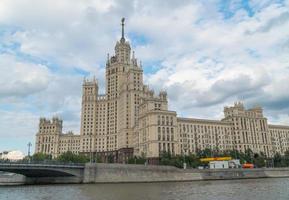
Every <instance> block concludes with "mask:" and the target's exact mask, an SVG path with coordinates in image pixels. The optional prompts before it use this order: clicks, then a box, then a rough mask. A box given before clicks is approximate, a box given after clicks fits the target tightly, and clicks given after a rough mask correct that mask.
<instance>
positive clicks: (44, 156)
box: [27, 153, 52, 161]
mask: <svg viewBox="0 0 289 200" xmlns="http://www.w3.org/2000/svg"><path fill="white" fill-rule="evenodd" d="M27 159H29V158H27ZM31 160H32V161H45V160H52V156H51V155H48V154H44V153H35V154H33V155H32V157H31Z"/></svg>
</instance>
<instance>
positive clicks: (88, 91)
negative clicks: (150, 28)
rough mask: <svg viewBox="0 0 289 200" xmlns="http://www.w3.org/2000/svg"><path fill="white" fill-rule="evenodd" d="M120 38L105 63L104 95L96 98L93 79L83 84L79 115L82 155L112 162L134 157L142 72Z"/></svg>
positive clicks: (127, 43)
mask: <svg viewBox="0 0 289 200" xmlns="http://www.w3.org/2000/svg"><path fill="white" fill-rule="evenodd" d="M124 22H125V19H124V18H123V19H122V21H121V27H122V34H121V38H120V40H119V41H117V43H116V45H115V55H113V56H111V57H109V56H108V60H107V63H106V83H105V84H106V86H105V89H106V92H105V95H99V94H98V83H97V81H96V80H95V79H93V80H87V79H85V80H84V82H83V89H82V113H81V135H82V136H83V137H81V140H82V141H81V151H82V152H87V153H89V152H96V153H98V155H100V156H107V155H106V154H109V155H111V154H112V155H113V157H115V159H119V157H128V156H131V155H132V153H133V150H132V146H133V144H132V142H133V141H132V135H133V128H134V126H135V125H136V121H137V117H138V105H139V102H140V96H141V95H142V91H143V81H142V80H143V77H142V76H143V71H142V69H141V66H140V64H138V63H137V59H136V58H135V57H134V52H133V53H132V56H131V47H130V44H129V42H128V41H126V39H125V36H124Z"/></svg>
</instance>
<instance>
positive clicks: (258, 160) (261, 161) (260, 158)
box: [253, 153, 265, 167]
mask: <svg viewBox="0 0 289 200" xmlns="http://www.w3.org/2000/svg"><path fill="white" fill-rule="evenodd" d="M253 163H254V165H255V166H256V167H264V166H265V156H264V154H263V153H260V155H259V154H257V153H255V154H254V160H253Z"/></svg>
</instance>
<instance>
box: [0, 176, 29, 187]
mask: <svg viewBox="0 0 289 200" xmlns="http://www.w3.org/2000/svg"><path fill="white" fill-rule="evenodd" d="M24 183H25V176H22V175H19V174H10V173H9V174H5V173H0V185H21V184H24Z"/></svg>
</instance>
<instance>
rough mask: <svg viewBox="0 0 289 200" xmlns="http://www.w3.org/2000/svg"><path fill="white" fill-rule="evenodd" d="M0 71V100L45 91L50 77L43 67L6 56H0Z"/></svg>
mask: <svg viewBox="0 0 289 200" xmlns="http://www.w3.org/2000/svg"><path fill="white" fill-rule="evenodd" d="M0 69H1V73H0V85H1V87H0V98H1V97H15V96H16V97H17V96H28V95H31V94H34V93H37V92H39V91H42V90H45V89H46V87H47V85H48V81H49V77H50V73H49V71H48V69H47V68H46V67H45V66H43V65H41V64H31V63H28V62H25V61H20V60H17V58H16V57H15V56H11V55H8V54H0Z"/></svg>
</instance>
